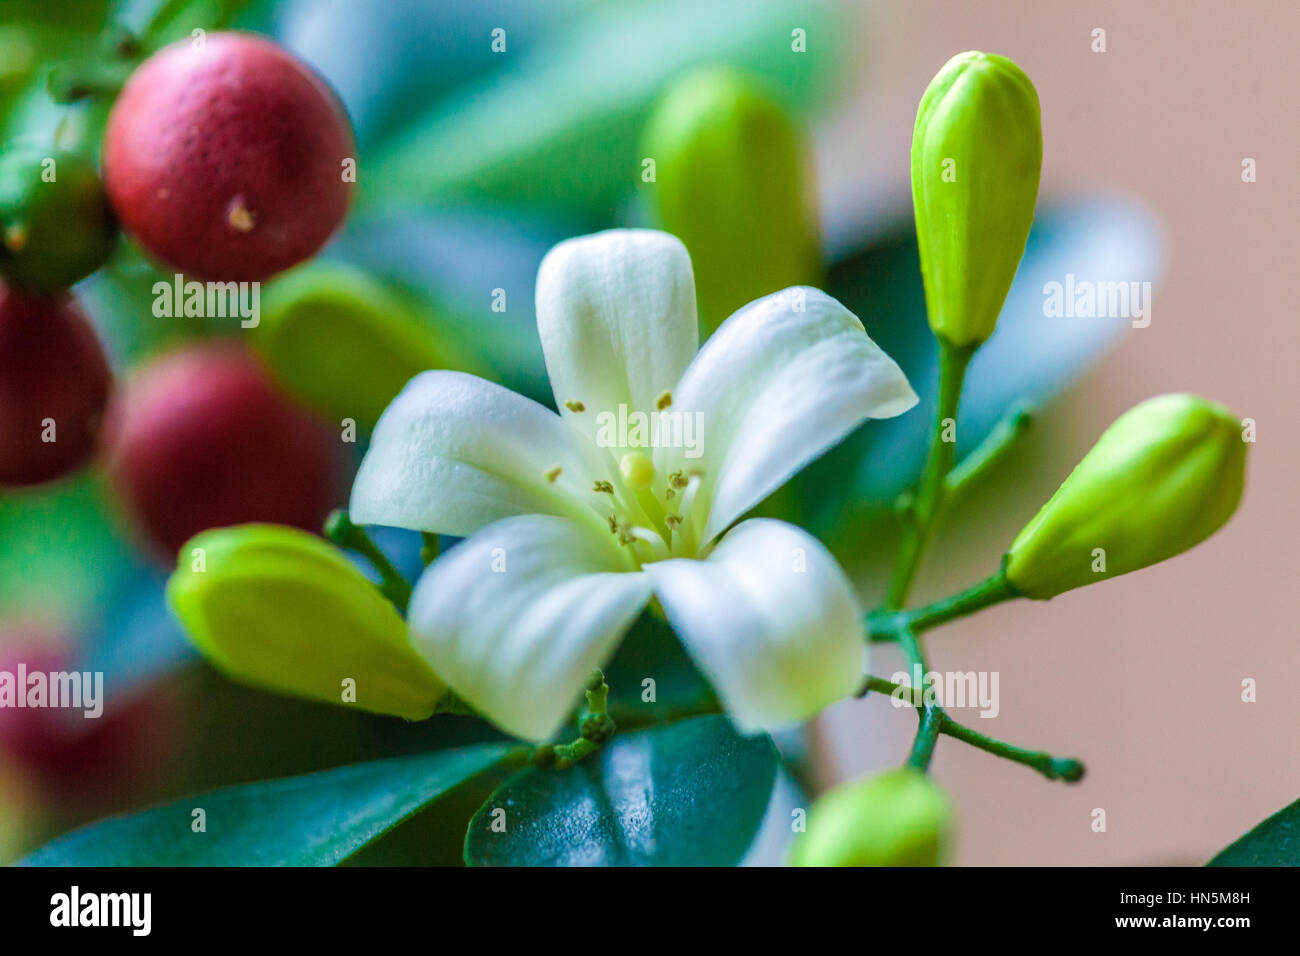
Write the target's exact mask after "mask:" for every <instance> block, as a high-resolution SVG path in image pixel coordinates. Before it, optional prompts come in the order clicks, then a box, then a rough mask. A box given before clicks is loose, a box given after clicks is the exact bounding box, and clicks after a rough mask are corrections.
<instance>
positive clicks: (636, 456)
mask: <svg viewBox="0 0 1300 956" xmlns="http://www.w3.org/2000/svg"><path fill="white" fill-rule="evenodd" d="M618 469H619V471H621V472H623V480H624V481H626V482H627V483H628V485H629V486H630V487H632V488H637V489H641V488H649V487H650V482H652V481H654V480H655V465H654V462H652V461H651V460H650V458H649V457H648V456H646V455H643V454H642V453H641V452H639V451H630V452H628V453H627V454H626V455H624V456H623V460H622V461H620V462H619V463H618Z"/></svg>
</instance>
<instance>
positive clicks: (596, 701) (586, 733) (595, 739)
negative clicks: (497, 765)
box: [533, 670, 616, 770]
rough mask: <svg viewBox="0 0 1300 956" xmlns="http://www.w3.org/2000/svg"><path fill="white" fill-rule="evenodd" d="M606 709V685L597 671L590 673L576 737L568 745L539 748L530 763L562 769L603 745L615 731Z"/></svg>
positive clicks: (607, 699) (603, 676)
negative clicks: (584, 704) (583, 708)
mask: <svg viewBox="0 0 1300 956" xmlns="http://www.w3.org/2000/svg"><path fill="white" fill-rule="evenodd" d="M608 707H609V685H608V684H607V683H605V675H604V673H603V672H602V671H600V670H596V671H593V672H592V675H591V677H590V679H589V680H588V681H587V707H586V709H585V711H584V712H583V715H582V717H581V718H580V719H579V721H578V733H579V736H578V738H577V739H576V740H574V741H573V742H572V743H567V744H554V745H548V746H544V747H539V748H538V749H537V751H535V753H534V755H533V760H534V762H535V763H538V764H541V765H543V766H546V765H554V767H555V769H557V770H565V769H567V768H569V767H572V766H573V765H574V764H576V763H578V762H580V761H582V760H584V759H586V758H587V757H589V756H591V755H592V754H594V753H595V752H596V751H597V750H599V749H600V748H601V747H603V746H605V744H607V743H608V742H609V741H610V739H611V738H613V736H614V731H615V729H616V727H615V725H614V718H612V717H610V716H609V712H608Z"/></svg>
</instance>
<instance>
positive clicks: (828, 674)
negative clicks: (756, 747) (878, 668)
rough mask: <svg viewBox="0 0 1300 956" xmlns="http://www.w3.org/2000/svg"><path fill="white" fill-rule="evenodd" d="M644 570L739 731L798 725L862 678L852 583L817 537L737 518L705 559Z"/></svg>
mask: <svg viewBox="0 0 1300 956" xmlns="http://www.w3.org/2000/svg"><path fill="white" fill-rule="evenodd" d="M645 570H646V573H647V574H648V575H649V576H650V578H651V580H652V581H653V582H654V586H655V592H656V594H657V595H658V597H659V601H660V603H661V604H662V605H663V608H664V611H665V613H666V614H667V615H668V620H669V622H670V623H671V624H672V625H673V628H674V629H675V630H676V631H677V634H678V636H679V637H680V638H681V641H682V644H683V645H684V646H685V648H686V650H687V652H688V653H689V654H690V655H691V657H692V658H693V659H694V661H695V663H696V665H698V666H699V668H700V670H702V671H703V672H704V673H705V674H706V675H707V676H708V677H709V679H710V680H711V681H712V683H713V686H714V688H715V689H716V690H717V691H718V695H719V697H720V698H721V699H722V702H723V704H724V706H725V707H726V709H727V712H728V714H729V715H730V716H731V718H732V720H733V721H734V722H735V723H736V725H737V726H738V727H740V728H741V729H742V730H744V731H746V732H750V731H754V730H760V729H762V730H767V729H775V728H780V727H786V726H790V725H793V724H797V723H799V722H801V721H804V720H807V719H808V718H809V717H811V716H812V715H814V714H816V713H817V712H818V711H819V710H821V709H822V708H823V707H825V706H826V705H827V704H829V703H831V702H833V701H836V700H839V699H841V698H843V697H847V696H849V695H850V694H852V693H854V692H855V691H856V690H857V689H858V687H859V686H860V685H861V683H862V678H863V675H864V674H865V673H866V653H867V651H866V641H865V635H864V629H863V623H862V614H861V611H860V609H859V607H858V602H857V600H856V599H855V598H854V596H853V590H852V588H851V587H850V586H849V582H848V580H847V579H846V578H845V576H844V572H843V571H841V570H840V567H839V565H838V564H836V563H835V559H834V558H832V557H831V555H830V553H829V552H828V551H827V550H826V549H825V548H824V547H823V546H822V544H821V543H820V542H819V541H817V539H816V538H813V537H812V536H811V535H809V534H808V533H807V532H805V531H802V530H800V529H799V528H796V527H795V526H794V525H791V524H786V523H785V522H784V521H775V520H772V519H770V518H754V519H751V520H749V521H743V522H741V523H740V524H738V525H737V526H736V527H735V528H734V529H732V530H731V532H730V533H728V534H727V535H726V536H725V537H724V538H723V539H722V540H721V541H720V542H718V546H717V548H715V549H714V551H713V553H712V554H711V555H709V557H708V558H706V559H705V560H703V561H695V560H691V559H687V558H677V559H674V560H671V561H662V562H659V563H657V564H648V565H646V567H645Z"/></svg>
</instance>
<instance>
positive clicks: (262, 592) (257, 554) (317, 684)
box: [167, 524, 446, 720]
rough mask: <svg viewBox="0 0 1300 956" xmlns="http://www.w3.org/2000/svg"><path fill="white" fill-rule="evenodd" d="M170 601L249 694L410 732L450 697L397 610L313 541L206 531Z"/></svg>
mask: <svg viewBox="0 0 1300 956" xmlns="http://www.w3.org/2000/svg"><path fill="white" fill-rule="evenodd" d="M167 598H168V601H169V602H170V603H171V606H172V610H173V611H174V612H175V613H176V616H177V617H178V618H179V619H180V622H181V624H182V625H183V626H184V628H185V631H186V633H187V634H188V635H189V638H190V640H191V641H192V642H193V643H194V645H195V646H196V647H197V648H198V649H199V650H200V651H201V652H202V653H203V655H204V657H206V658H207V659H208V660H209V661H211V662H212V663H213V664H214V665H215V666H216V667H217V668H218V669H219V670H221V671H223V672H224V673H225V674H227V675H228V676H229V677H231V678H232V679H234V680H237V681H240V682H242V683H245V684H251V685H253V686H255V687H261V688H264V689H266V690H272V691H278V692H279V693H282V694H290V695H293V696H297V697H307V698H310V699H312V700H320V701H325V702H326V703H332V704H344V705H346V706H353V707H359V708H361V709H362V710H367V711H372V712H374V713H379V714H393V715H396V716H398V717H405V718H407V719H408V720H422V719H424V718H426V717H428V716H430V715H431V714H432V713H433V708H434V704H436V703H437V702H438V700H439V699H440V698H441V697H442V696H443V694H444V693H445V692H446V687H445V685H444V684H443V683H442V681H441V680H439V679H438V675H437V674H435V673H434V672H433V671H432V670H431V669H430V668H429V665H428V664H426V663H425V662H424V660H423V659H422V658H421V657H420V656H419V655H418V654H417V653H416V652H415V651H414V650H413V649H412V648H411V645H410V641H409V640H408V638H407V633H406V624H405V622H403V620H402V618H401V617H400V616H399V615H398V613H397V612H396V611H395V610H394V609H393V606H392V605H391V604H389V603H388V601H386V600H385V599H384V598H383V597H381V596H380V594H379V592H378V591H377V590H376V589H375V586H374V585H373V584H371V583H370V581H368V580H366V578H365V576H364V575H362V574H361V572H360V571H358V570H357V569H356V568H355V567H354V566H353V565H352V564H351V562H349V561H348V559H347V558H345V557H344V556H343V553H342V552H341V551H339V550H338V549H337V548H335V547H334V546H333V545H330V544H328V543H327V542H325V541H322V540H321V539H320V538H317V537H315V536H314V535H310V534H308V533H306V532H305V531H299V530H297V529H294V528H286V527H283V526H280V525H269V524H246V525H238V526H236V527H232V528H218V529H215V530H212V531H205V532H203V533H202V534H200V535H197V536H196V537H194V538H192V539H190V541H189V542H187V543H186V544H185V546H184V547H183V548H182V549H181V552H180V559H179V567H178V568H177V570H176V572H175V573H174V574H172V576H171V580H170V581H168V583H167Z"/></svg>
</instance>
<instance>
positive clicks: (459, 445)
mask: <svg viewBox="0 0 1300 956" xmlns="http://www.w3.org/2000/svg"><path fill="white" fill-rule="evenodd" d="M572 439H573V435H572V432H571V430H570V429H568V428H566V427H565V425H564V422H563V421H562V420H561V419H560V417H559V416H558V415H556V414H555V413H554V412H552V411H551V410H550V409H548V408H545V407H543V406H541V405H539V404H537V403H536V402H534V401H531V400H530V399H527V398H524V397H523V396H522V395H517V394H516V393H514V392H512V391H510V390H509V389H505V388H502V387H501V386H500V385H495V384H493V383H491V382H488V381H485V380H483V379H481V378H477V377H476V376H473V375H467V374H465V373H463V372H452V371H444V370H437V371H431V372H421V373H420V374H419V375H417V376H416V377H415V378H413V379H411V381H410V382H408V383H407V385H406V387H405V388H404V389H402V391H401V393H400V394H399V395H398V396H397V397H396V398H395V399H393V401H392V403H391V404H390V405H389V406H388V408H387V409H386V410H385V411H384V413H383V415H382V416H380V419H379V423H378V424H377V425H376V426H375V432H374V435H373V436H372V437H371V441H370V448H369V450H368V451H367V452H366V456H365V458H364V459H363V460H362V462H361V468H360V470H359V471H358V472H357V477H356V481H355V482H353V485H352V501H351V505H350V510H351V515H352V519H353V520H354V521H356V522H357V523H359V524H385V525H393V526H395V527H399V528H414V529H417V530H420V531H432V532H438V533H440V534H452V535H457V536H460V537H464V536H466V535H469V534H473V533H474V532H475V531H477V530H478V529H479V528H481V527H483V526H484V525H485V524H488V523H490V522H493V521H497V520H499V519H501V518H505V517H508V516H511V515H518V514H553V515H569V516H573V517H576V518H579V520H589V521H591V520H596V521H598V520H599V517H598V516H597V515H596V513H595V512H594V511H592V510H591V509H590V508H589V507H588V506H587V505H586V504H584V501H585V500H586V499H587V498H589V497H590V495H591V494H592V492H591V479H590V477H588V476H589V470H588V469H587V468H586V467H585V466H584V464H583V461H582V459H581V458H580V457H579V455H578V454H577V452H576V451H575V450H574V448H573V442H572ZM556 468H558V469H559V474H558V475H556V474H555V472H554V469H556ZM548 474H551V475H553V476H554V480H548V478H547V475H548Z"/></svg>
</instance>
